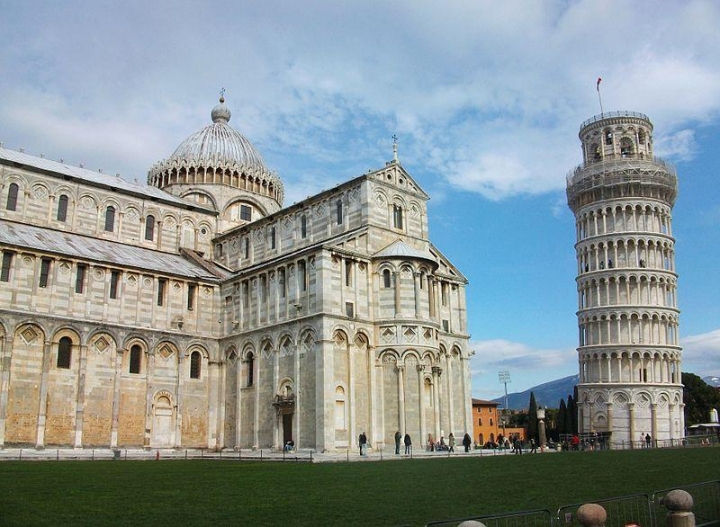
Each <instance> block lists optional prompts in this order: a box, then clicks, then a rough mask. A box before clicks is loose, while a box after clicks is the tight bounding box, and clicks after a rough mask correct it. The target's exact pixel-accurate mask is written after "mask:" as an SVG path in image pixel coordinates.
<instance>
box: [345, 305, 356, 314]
mask: <svg viewBox="0 0 720 527" xmlns="http://www.w3.org/2000/svg"><path fill="white" fill-rule="evenodd" d="M345 316H347V317H348V318H354V317H355V305H354V304H353V303H352V302H345Z"/></svg>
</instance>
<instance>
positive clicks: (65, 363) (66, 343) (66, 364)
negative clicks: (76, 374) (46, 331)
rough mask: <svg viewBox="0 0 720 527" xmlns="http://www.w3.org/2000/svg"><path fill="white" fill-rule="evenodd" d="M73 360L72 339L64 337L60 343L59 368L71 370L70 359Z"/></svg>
mask: <svg viewBox="0 0 720 527" xmlns="http://www.w3.org/2000/svg"><path fill="white" fill-rule="evenodd" d="M71 358H72V339H71V338H70V337H62V338H61V339H60V341H59V342H58V355H57V367H58V368H64V369H66V370H67V369H70V359H71Z"/></svg>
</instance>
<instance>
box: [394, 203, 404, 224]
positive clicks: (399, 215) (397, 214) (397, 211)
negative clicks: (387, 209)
mask: <svg viewBox="0 0 720 527" xmlns="http://www.w3.org/2000/svg"><path fill="white" fill-rule="evenodd" d="M393 226H394V227H395V228H396V229H402V228H403V210H402V207H401V206H400V205H393Z"/></svg>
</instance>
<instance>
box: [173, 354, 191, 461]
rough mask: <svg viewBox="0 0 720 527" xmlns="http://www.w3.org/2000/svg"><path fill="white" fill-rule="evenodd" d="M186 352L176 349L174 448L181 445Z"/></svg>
mask: <svg viewBox="0 0 720 527" xmlns="http://www.w3.org/2000/svg"><path fill="white" fill-rule="evenodd" d="M187 358H188V356H187V352H181V351H178V369H177V371H178V376H177V382H176V383H175V407H176V410H175V448H180V447H181V446H182V414H183V408H184V407H183V394H184V391H185V364H186V363H187Z"/></svg>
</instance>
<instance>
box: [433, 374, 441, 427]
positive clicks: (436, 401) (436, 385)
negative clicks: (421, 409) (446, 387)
mask: <svg viewBox="0 0 720 527" xmlns="http://www.w3.org/2000/svg"><path fill="white" fill-rule="evenodd" d="M441 374H442V368H441V367H439V366H433V368H432V376H433V393H432V396H433V407H434V408H433V409H434V411H435V415H434V416H433V417H434V418H435V431H434V432H435V437H440V393H439V392H440V375H441Z"/></svg>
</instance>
